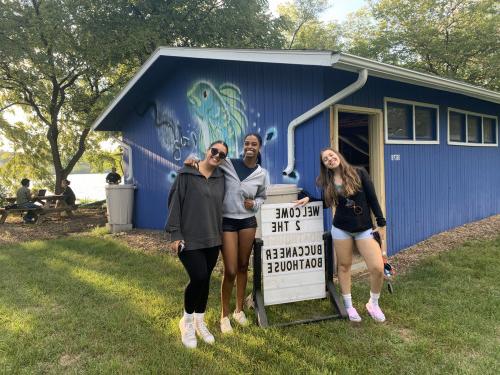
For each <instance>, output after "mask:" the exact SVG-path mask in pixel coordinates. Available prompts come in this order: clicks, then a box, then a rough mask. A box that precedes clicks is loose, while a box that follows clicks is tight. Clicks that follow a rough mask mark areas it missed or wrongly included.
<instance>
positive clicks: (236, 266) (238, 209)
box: [220, 133, 269, 333]
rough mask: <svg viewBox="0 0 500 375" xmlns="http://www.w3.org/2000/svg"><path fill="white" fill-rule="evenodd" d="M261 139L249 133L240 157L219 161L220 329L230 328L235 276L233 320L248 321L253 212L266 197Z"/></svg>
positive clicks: (253, 234)
mask: <svg viewBox="0 0 500 375" xmlns="http://www.w3.org/2000/svg"><path fill="white" fill-rule="evenodd" d="M261 147H262V139H261V137H260V135H259V134H256V133H250V134H247V135H246V136H245V138H244V145H243V158H242V159H229V160H226V161H225V162H224V163H222V164H221V169H222V170H223V171H224V175H225V181H226V193H225V196H224V204H223V207H222V211H223V221H222V227H223V235H222V258H223V260H224V277H223V280H222V286H221V300H222V314H221V322H220V326H221V331H222V333H231V332H232V331H233V329H232V327H231V322H230V321H229V317H228V316H229V311H230V310H229V301H230V299H231V294H232V291H233V286H234V281H235V279H236V309H235V311H234V312H233V314H232V316H233V319H234V320H235V321H236V322H237V323H238V324H240V325H243V326H246V325H248V324H249V322H248V320H247V319H246V317H245V313H244V312H243V301H244V298H245V290H246V286H247V279H248V275H247V271H248V261H249V259H250V254H251V252H252V245H253V241H254V239H255V230H256V228H257V220H256V218H255V213H256V212H257V211H258V209H259V207H260V206H261V205H262V203H263V202H264V200H265V199H266V187H267V185H268V184H269V177H268V173H267V171H266V170H265V169H264V168H262V167H261V166H260V165H259V163H260V148H261Z"/></svg>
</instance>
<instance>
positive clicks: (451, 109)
mask: <svg viewBox="0 0 500 375" xmlns="http://www.w3.org/2000/svg"><path fill="white" fill-rule="evenodd" d="M450 112H456V113H460V114H463V115H465V142H457V141H451V140H450ZM469 115H471V116H476V117H480V118H481V143H476V142H469V123H468V121H469V120H468V119H469V117H468V116H469ZM446 117H447V126H446V132H447V140H448V144H449V145H450V146H471V147H498V117H497V116H492V115H486V114H484V113H477V112H471V111H465V110H463V109H458V108H453V107H448V111H447V114H446ZM483 118H490V119H493V120H494V121H495V128H494V129H495V138H496V139H495V143H485V142H484V121H483Z"/></svg>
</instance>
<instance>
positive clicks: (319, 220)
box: [261, 202, 326, 305]
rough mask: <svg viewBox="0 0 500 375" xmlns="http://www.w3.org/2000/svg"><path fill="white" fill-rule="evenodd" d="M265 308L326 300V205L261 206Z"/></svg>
mask: <svg viewBox="0 0 500 375" xmlns="http://www.w3.org/2000/svg"><path fill="white" fill-rule="evenodd" d="M261 226H262V240H263V241H264V246H263V247H262V275H263V292H264V305H276V304H280V303H287V302H295V301H303V300H308V299H316V298H324V297H325V296H326V292H325V249H324V244H323V204H322V203H321V202H313V203H310V204H308V205H307V206H304V207H295V206H294V204H293V203H280V204H264V205H262V207H261Z"/></svg>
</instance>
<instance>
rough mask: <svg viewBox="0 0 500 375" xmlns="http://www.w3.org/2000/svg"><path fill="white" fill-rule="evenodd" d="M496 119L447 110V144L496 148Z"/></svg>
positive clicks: (452, 109)
mask: <svg viewBox="0 0 500 375" xmlns="http://www.w3.org/2000/svg"><path fill="white" fill-rule="evenodd" d="M497 124H498V121H497V118H496V117H493V116H488V115H482V114H480V113H473V112H467V111H462V110H460V109H454V108H449V109H448V144H451V145H465V146H497V145H498V136H497Z"/></svg>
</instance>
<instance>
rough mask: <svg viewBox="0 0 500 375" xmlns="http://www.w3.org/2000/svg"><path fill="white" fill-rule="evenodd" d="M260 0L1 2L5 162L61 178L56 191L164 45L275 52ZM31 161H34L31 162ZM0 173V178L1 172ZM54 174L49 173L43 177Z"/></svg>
mask: <svg viewBox="0 0 500 375" xmlns="http://www.w3.org/2000/svg"><path fill="white" fill-rule="evenodd" d="M266 4H267V2H266V1H264V0H174V1H159V0H144V1H140V2H137V1H130V0H114V1H110V0H29V1H28V0H22V1H19V0H4V1H1V2H0V19H2V22H1V23H0V113H1V112H2V111H4V110H7V109H9V108H11V107H14V106H21V107H22V108H23V110H24V112H26V113H27V114H28V121H27V122H26V123H22V124H10V125H8V126H6V125H5V123H3V125H2V126H1V127H0V132H2V133H3V135H4V136H6V137H7V138H8V139H9V140H10V141H11V142H13V144H14V148H15V151H16V153H18V154H17V156H16V157H15V159H13V160H11V161H9V162H8V163H7V167H8V166H9V165H14V164H16V165H17V166H18V167H19V166H20V165H26V168H30V166H31V167H33V166H36V168H38V169H39V170H40V171H42V172H43V174H44V176H46V175H47V173H48V174H50V169H51V168H50V167H52V168H53V171H54V174H55V191H56V192H59V191H60V181H61V180H62V179H63V178H66V177H67V176H68V174H69V173H70V172H71V171H72V170H73V168H74V166H75V164H76V163H77V162H78V160H80V158H81V157H82V155H83V154H84V152H85V151H88V150H91V151H94V152H97V150H98V144H99V140H101V139H102V138H103V137H104V135H103V134H101V133H99V134H96V133H90V126H91V124H92V122H93V121H94V119H95V118H96V117H97V116H98V114H99V113H100V112H101V111H102V110H103V108H104V107H105V106H106V104H107V103H108V102H109V101H110V100H111V98H112V97H113V96H114V95H115V94H116V93H117V91H118V90H119V89H120V88H121V87H122V86H123V85H124V83H125V82H126V81H128V79H129V78H130V77H131V75H132V73H133V72H134V71H135V70H136V69H137V67H138V66H139V65H140V64H141V63H142V62H144V61H145V60H146V58H147V57H148V56H149V55H150V54H151V53H152V52H153V51H154V50H155V49H156V48H157V46H159V45H171V46H211V47H221V46H230V47H236V46H240V47H277V46H279V45H280V44H281V43H282V37H281V35H280V34H279V32H277V31H274V23H273V22H274V21H272V20H271V19H270V17H269V16H268V15H267V13H266V12H265V10H266V7H265V6H266ZM30 163H31V164H30ZM5 170H6V169H5V166H4V168H2V173H4V171H5ZM47 171H49V172H47Z"/></svg>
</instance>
